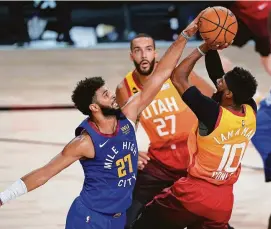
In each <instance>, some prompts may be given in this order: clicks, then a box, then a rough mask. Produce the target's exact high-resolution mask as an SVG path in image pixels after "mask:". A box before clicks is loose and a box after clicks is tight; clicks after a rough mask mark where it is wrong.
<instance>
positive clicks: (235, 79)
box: [213, 67, 258, 106]
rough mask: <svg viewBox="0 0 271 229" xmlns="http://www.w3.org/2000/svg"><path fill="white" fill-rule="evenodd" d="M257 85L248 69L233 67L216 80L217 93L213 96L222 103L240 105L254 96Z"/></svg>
mask: <svg viewBox="0 0 271 229" xmlns="http://www.w3.org/2000/svg"><path fill="white" fill-rule="evenodd" d="M257 86H258V83H257V81H256V79H255V77H254V76H252V74H251V73H250V72H249V71H247V70H245V69H243V68H239V67H235V68H234V69H232V70H231V71H229V72H227V73H226V74H225V75H224V76H223V77H222V78H221V79H218V80H217V93H215V95H214V97H213V98H214V99H215V100H217V101H218V102H220V103H221V104H222V105H223V104H226V105H231V104H235V105H237V106H240V105H242V104H244V103H246V102H247V101H248V100H250V99H251V98H252V97H253V96H254V94H255V93H256V90H257Z"/></svg>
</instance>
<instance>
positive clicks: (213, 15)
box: [199, 6, 238, 45]
mask: <svg viewBox="0 0 271 229" xmlns="http://www.w3.org/2000/svg"><path fill="white" fill-rule="evenodd" d="M237 30H238V23H237V20H236V17H235V16H234V14H233V13H232V12H231V11H230V10H229V9H227V8H225V7H221V6H216V7H211V8H208V9H207V10H206V11H205V12H204V13H203V14H202V15H201V17H200V19H199V32H200V35H201V37H202V39H203V40H205V41H206V42H207V43H208V44H210V45H223V44H225V43H231V42H232V40H233V39H234V37H235V35H236V33H237Z"/></svg>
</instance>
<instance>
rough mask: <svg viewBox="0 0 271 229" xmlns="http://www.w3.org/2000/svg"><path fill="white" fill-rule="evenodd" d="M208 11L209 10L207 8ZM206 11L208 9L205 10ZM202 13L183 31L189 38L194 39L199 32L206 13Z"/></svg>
mask: <svg viewBox="0 0 271 229" xmlns="http://www.w3.org/2000/svg"><path fill="white" fill-rule="evenodd" d="M207 9H208V8H207ZM205 10H206V9H205ZM205 10H203V11H201V12H200V13H199V15H198V16H197V17H196V18H195V19H194V20H193V21H192V22H191V23H190V24H189V25H188V26H187V27H186V28H185V29H184V30H183V32H184V33H185V34H186V35H187V36H188V37H192V36H194V34H195V33H196V32H197V31H198V23H199V19H200V17H201V15H202V14H203V13H204V11H205Z"/></svg>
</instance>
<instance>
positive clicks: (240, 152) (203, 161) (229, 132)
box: [188, 105, 256, 185]
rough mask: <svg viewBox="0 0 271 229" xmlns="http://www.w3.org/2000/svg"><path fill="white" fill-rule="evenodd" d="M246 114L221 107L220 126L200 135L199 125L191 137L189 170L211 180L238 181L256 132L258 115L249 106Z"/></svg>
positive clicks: (211, 181) (201, 177) (224, 182)
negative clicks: (249, 145)
mask: <svg viewBox="0 0 271 229" xmlns="http://www.w3.org/2000/svg"><path fill="white" fill-rule="evenodd" d="M243 107H244V110H245V114H240V113H237V112H234V111H230V110H228V109H226V108H223V107H220V114H219V118H218V120H217V124H216V128H215V129H214V131H213V132H212V133H211V134H209V135H207V136H200V135H199V133H198V128H196V130H195V132H193V133H191V135H190V137H189V142H188V145H189V149H190V153H191V160H190V166H189V168H188V173H189V174H190V175H191V176H193V177H197V178H200V179H204V180H206V181H208V182H210V183H213V184H216V185H221V184H234V183H235V182H236V180H237V179H238V177H239V173H240V170H241V165H240V164H241V160H242V158H243V156H244V153H245V150H246V148H247V145H248V143H249V141H250V139H251V138H252V137H253V135H254V134H255V131H256V116H255V113H254V110H253V109H252V107H251V106H249V105H243Z"/></svg>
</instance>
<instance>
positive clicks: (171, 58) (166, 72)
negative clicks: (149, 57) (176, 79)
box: [152, 35, 187, 82]
mask: <svg viewBox="0 0 271 229" xmlns="http://www.w3.org/2000/svg"><path fill="white" fill-rule="evenodd" d="M186 43H187V40H186V39H185V38H184V37H183V36H182V35H180V36H179V38H178V39H177V40H176V41H174V42H173V43H172V45H171V46H170V47H169V48H168V50H167V51H166V52H165V54H164V55H163V57H162V58H161V60H160V61H159V63H158V64H157V66H156V69H155V71H154V73H153V76H152V78H156V79H153V81H156V80H160V81H161V82H163V81H165V80H166V79H167V78H169V77H170V76H171V73H172V71H173V70H174V68H175V67H176V65H177V63H178V61H179V59H180V57H181V55H182V53H183V50H184V47H185V45H186Z"/></svg>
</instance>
